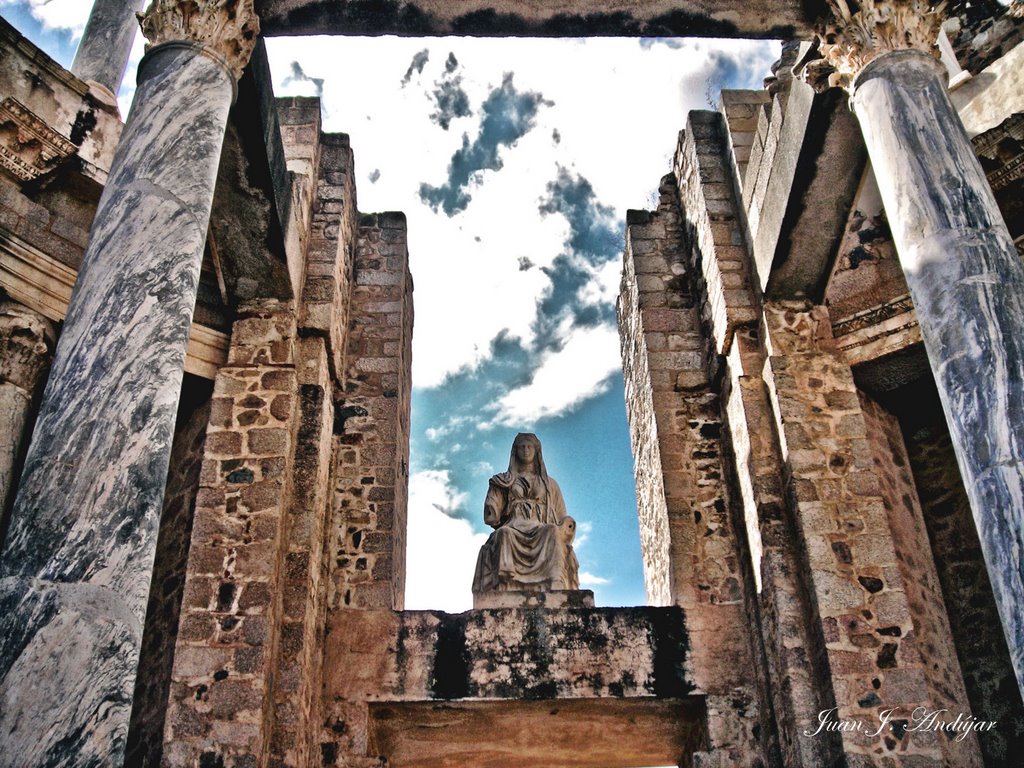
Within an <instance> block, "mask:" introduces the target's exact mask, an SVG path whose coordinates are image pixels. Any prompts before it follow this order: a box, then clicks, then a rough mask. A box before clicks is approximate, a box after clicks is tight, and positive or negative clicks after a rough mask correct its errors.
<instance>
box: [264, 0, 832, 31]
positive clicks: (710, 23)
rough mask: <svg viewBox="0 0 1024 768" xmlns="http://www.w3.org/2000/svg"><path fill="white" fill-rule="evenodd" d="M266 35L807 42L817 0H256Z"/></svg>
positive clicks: (818, 5)
mask: <svg viewBox="0 0 1024 768" xmlns="http://www.w3.org/2000/svg"><path fill="white" fill-rule="evenodd" d="M255 7H256V11H257V13H258V14H259V17H260V26H261V30H262V33H263V34H264V35H317V34H334V35H402V36H409V37H424V36H444V35H461V36H470V37H682V36H687V37H734V38H767V39H773V38H776V39H778V38H781V39H783V40H787V39H794V38H805V37H809V36H810V35H811V33H812V31H813V22H814V20H815V18H816V17H817V16H819V15H823V14H824V3H822V2H819V1H818V0H812V2H809V3H805V2H798V1H797V0H784V1H783V2H768V0H726V2H710V1H709V0H688V1H687V2H672V0H639V1H637V2H623V0H551V1H550V2H543V3H539V2H524V1H523V0H460V2H457V3H453V2H450V1H449V0H411V1H410V0H388V2H369V1H368V0H256V2H255Z"/></svg>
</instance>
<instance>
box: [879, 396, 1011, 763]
mask: <svg viewBox="0 0 1024 768" xmlns="http://www.w3.org/2000/svg"><path fill="white" fill-rule="evenodd" d="M894 408H895V410H896V412H897V413H898V414H899V416H900V422H901V427H902V429H903V435H904V440H905V441H906V446H907V453H908V460H909V466H910V468H911V469H912V471H913V475H914V481H915V483H916V485H917V488H918V492H919V495H920V504H921V509H922V512H923V516H924V522H925V525H926V527H927V530H928V536H929V538H930V540H931V547H932V551H933V552H934V553H935V565H936V571H937V576H938V580H939V583H940V584H941V586H942V593H943V595H944V597H945V603H946V610H947V611H948V613H949V622H950V625H951V631H952V639H953V642H954V644H955V645H956V651H957V656H958V657H959V661H960V667H961V669H962V671H963V678H964V684H965V686H966V689H967V695H968V698H969V699H970V706H971V710H972V711H973V712H974V715H975V717H978V718H980V719H982V720H995V721H997V722H998V723H999V725H998V727H997V728H995V729H994V730H991V731H987V732H985V733H981V734H979V735H978V741H979V743H980V745H981V751H982V754H983V756H984V759H985V765H986V766H989V765H991V766H1004V765H1005V766H1009V765H1012V764H1013V761H1014V759H1015V756H1016V755H1020V754H1021V753H1022V751H1024V704H1022V703H1021V697H1020V693H1019V691H1018V690H1017V682H1016V678H1015V677H1014V674H1013V669H1012V667H1011V665H1010V656H1009V652H1008V651H1007V648H1006V639H1005V637H1004V636H1003V631H1002V623H1001V622H1000V621H999V614H998V613H997V611H996V606H995V601H994V599H993V597H992V587H991V585H990V584H989V579H988V571H987V570H986V568H985V562H984V560H983V558H982V554H981V546H980V544H979V542H978V531H977V529H976V528H975V526H974V518H973V517H972V515H971V509H970V505H969V503H968V501H967V494H966V492H965V491H964V486H963V481H962V480H961V479H960V470H959V468H958V467H957V464H956V456H955V455H954V453H953V445H952V443H951V442H950V438H949V430H948V428H947V427H946V422H945V418H944V417H943V414H942V410H941V406H940V405H939V400H938V394H937V393H936V392H935V389H934V386H929V387H928V388H927V389H925V391H921V389H920V388H918V389H914V390H913V391H911V392H909V393H908V394H907V396H906V397H905V398H903V399H902V402H900V403H898V404H897V405H896V406H894Z"/></svg>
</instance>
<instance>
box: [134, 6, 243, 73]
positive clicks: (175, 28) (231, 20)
mask: <svg viewBox="0 0 1024 768" xmlns="http://www.w3.org/2000/svg"><path fill="white" fill-rule="evenodd" d="M139 23H140V24H141V25H142V34H143V35H144V36H145V38H146V39H147V40H148V41H149V44H150V45H151V46H153V45H159V44H160V43H167V42H171V41H172V40H185V41H189V42H193V43H199V44H200V45H203V46H205V47H207V48H210V49H212V50H213V51H215V52H216V53H218V54H220V55H221V56H222V57H223V58H224V60H225V61H226V62H227V64H228V67H229V68H230V70H231V71H232V73H234V75H235V78H236V79H237V78H239V77H241V76H242V70H243V69H245V65H246V64H248V63H249V57H250V56H251V55H252V51H253V48H255V47H256V38H257V37H258V36H259V33H260V20H259V17H258V16H257V15H256V11H255V10H253V0H153V2H151V3H150V5H149V8H148V9H146V12H145V13H141V14H139Z"/></svg>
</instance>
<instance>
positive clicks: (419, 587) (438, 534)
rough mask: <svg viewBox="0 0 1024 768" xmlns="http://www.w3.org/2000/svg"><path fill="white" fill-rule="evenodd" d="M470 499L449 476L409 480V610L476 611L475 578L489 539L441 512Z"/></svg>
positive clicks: (420, 474)
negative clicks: (479, 558)
mask: <svg viewBox="0 0 1024 768" xmlns="http://www.w3.org/2000/svg"><path fill="white" fill-rule="evenodd" d="M467 497H468V494H465V493H459V492H458V491H457V490H456V489H455V488H454V487H453V486H452V485H451V482H450V480H449V477H448V472H447V470H441V471H438V470H426V471H423V472H417V473H415V474H414V475H412V477H410V478H409V528H408V533H407V538H406V547H407V550H406V579H405V583H406V587H405V607H406V608H407V609H409V610H425V609H435V610H444V611H448V612H449V613H459V612H461V611H466V610H469V609H470V608H472V607H473V591H472V588H473V572H474V571H475V569H476V558H477V553H478V552H479V551H480V547H481V545H483V543H484V542H485V541H486V540H487V534H485V533H476V532H474V531H473V526H472V525H470V523H469V522H468V521H466V520H463V519H461V518H454V517H449V516H448V515H446V514H445V513H444V512H442V511H441V510H442V509H451V508H452V502H453V500H459V502H460V503H464V502H465V500H466V498H467Z"/></svg>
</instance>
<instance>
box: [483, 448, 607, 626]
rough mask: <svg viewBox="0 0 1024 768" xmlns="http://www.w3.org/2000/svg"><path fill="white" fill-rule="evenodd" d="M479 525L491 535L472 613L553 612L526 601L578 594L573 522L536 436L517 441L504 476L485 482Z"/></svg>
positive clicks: (486, 544) (550, 604)
mask: <svg viewBox="0 0 1024 768" xmlns="http://www.w3.org/2000/svg"><path fill="white" fill-rule="evenodd" d="M484 522H485V523H487V524H488V525H489V526H491V527H492V528H494V533H492V534H491V535H490V537H489V538H488V539H487V541H486V542H484V545H483V546H482V547H481V548H480V555H479V557H478V558H477V563H476V573H475V575H474V576H473V606H474V607H475V608H485V607H512V606H513V605H519V604H523V605H527V604H539V603H543V604H547V605H549V606H550V607H555V605H554V604H553V603H549V602H548V601H546V600H543V601H538V600H536V599H534V600H533V601H531V600H530V599H529V598H530V597H531V596H534V597H536V595H537V593H567V592H573V593H575V592H578V591H579V563H578V562H577V560H576V553H575V552H574V551H573V548H572V542H573V538H574V537H575V535H576V521H575V520H574V519H573V518H571V517H569V515H568V513H567V512H566V509H565V500H564V499H563V498H562V490H561V488H559V487H558V483H557V482H555V479H554V478H553V477H551V476H550V475H548V472H547V469H546V467H545V466H544V457H543V454H542V453H541V445H540V440H538V439H537V436H536V435H534V434H531V433H524V432H520V433H519V434H518V435H516V439H515V441H514V442H513V443H512V452H511V455H510V456H509V462H508V471H507V472H501V473H500V474H497V475H494V476H493V477H492V478H491V479H490V482H489V485H488V489H487V498H486V500H485V501H484ZM510 593H514V594H510ZM569 602H578V601H572V600H569ZM554 603H557V604H558V605H563V604H565V603H566V600H565V599H564V596H559V597H556V598H555V600H554ZM591 604H592V603H591Z"/></svg>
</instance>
